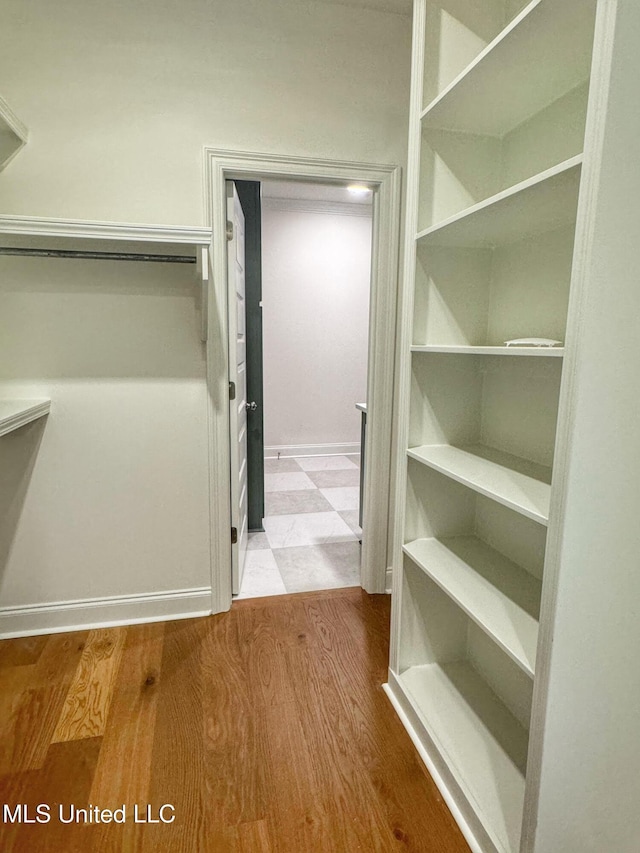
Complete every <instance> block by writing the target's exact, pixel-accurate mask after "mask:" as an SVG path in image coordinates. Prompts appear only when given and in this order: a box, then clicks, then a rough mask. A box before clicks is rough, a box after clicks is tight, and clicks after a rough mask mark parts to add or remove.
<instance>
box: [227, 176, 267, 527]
mask: <svg viewBox="0 0 640 853" xmlns="http://www.w3.org/2000/svg"><path fill="white" fill-rule="evenodd" d="M234 183H235V186H236V191H237V193H238V196H239V197H240V202H241V204H242V209H243V211H244V215H245V231H244V237H245V257H244V266H245V286H246V291H245V302H246V311H245V315H244V316H245V318H246V329H247V340H248V342H249V343H248V346H247V353H246V355H247V399H248V400H251V401H252V402H255V404H256V405H255V408H254V409H253V410H252V411H250V412H249V413H248V416H247V459H248V471H247V476H248V481H249V530H255V531H258V530H263V529H264V528H263V526H262V519H263V517H264V429H263V408H262V399H263V392H262V228H261V224H262V223H261V204H260V183H259V182H258V181H235V182H234Z"/></svg>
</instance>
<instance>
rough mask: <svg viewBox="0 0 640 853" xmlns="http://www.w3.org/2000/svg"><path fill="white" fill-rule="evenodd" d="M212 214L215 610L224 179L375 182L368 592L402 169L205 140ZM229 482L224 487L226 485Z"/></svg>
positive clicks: (221, 496)
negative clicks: (219, 146) (216, 145)
mask: <svg viewBox="0 0 640 853" xmlns="http://www.w3.org/2000/svg"><path fill="white" fill-rule="evenodd" d="M205 157H206V169H207V178H208V181H207V186H208V189H209V192H208V195H207V204H208V218H209V222H210V223H211V225H212V229H213V246H212V249H213V254H212V267H213V276H212V280H211V283H210V286H209V299H208V312H207V321H208V322H207V328H208V344H207V365H208V386H209V400H210V421H209V423H210V451H211V455H210V461H211V465H210V470H211V477H210V482H211V491H210V498H211V510H212V512H211V528H212V535H211V549H212V560H211V562H212V612H214V613H215V612H220V611H223V610H227V609H228V608H229V607H230V605H231V577H230V572H229V566H230V565H231V553H232V544H231V536H230V535H229V532H230V530H231V523H230V519H231V508H230V502H229V491H228V483H229V482H230V476H231V454H230V440H229V438H230V436H229V328H228V313H227V312H228V301H227V290H226V195H225V186H226V181H227V180H233V179H238V180H262V181H266V180H299V181H303V182H304V181H306V182H322V183H326V184H333V185H340V186H345V185H348V184H353V183H355V184H364V185H367V186H369V187H370V188H371V190H372V191H373V249H372V276H371V282H372V289H371V307H370V317H369V328H370V335H369V351H368V382H367V403H368V407H369V414H368V418H369V426H368V431H367V440H366V470H365V480H366V482H367V489H366V493H365V500H364V508H363V509H364V520H363V527H364V530H365V535H364V537H363V545H362V560H361V571H360V581H361V584H362V586H363V587H364V588H365V590H367V591H368V592H378V593H380V592H385V590H386V589H387V588H388V585H389V578H390V570H389V569H388V566H389V565H390V559H389V555H390V554H391V553H392V547H391V545H392V543H391V542H390V525H389V508H390V502H391V492H390V482H391V433H392V422H393V419H392V407H393V372H394V360H395V359H394V356H395V337H396V328H395V318H396V309H397V305H396V301H397V274H398V238H399V234H398V231H399V214H400V170H399V168H398V167H395V166H376V165H370V164H362V163H348V162H340V161H322V160H310V159H307V158H296V157H286V156H273V155H260V154H244V153H237V152H228V151H217V150H214V149H206V151H205ZM225 485H226V490H225V488H224V487H225Z"/></svg>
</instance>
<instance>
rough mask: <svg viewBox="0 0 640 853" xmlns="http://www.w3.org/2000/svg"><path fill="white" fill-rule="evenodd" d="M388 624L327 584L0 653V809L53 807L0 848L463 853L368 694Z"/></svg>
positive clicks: (11, 828) (371, 599) (370, 601)
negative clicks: (92, 818) (99, 812)
mask: <svg viewBox="0 0 640 853" xmlns="http://www.w3.org/2000/svg"><path fill="white" fill-rule="evenodd" d="M388 623H389V598H388V597H387V596H369V595H367V594H366V593H364V592H363V591H362V590H360V589H340V590H330V591H327V592H318V593H301V594H299V595H290V596H281V597H276V598H261V599H248V600H245V601H240V602H236V603H235V604H234V605H233V608H232V610H231V612H230V613H226V614H222V615H219V616H212V617H209V618H205V619H190V620H184V621H177V622H166V623H162V624H151V625H137V626H132V627H127V628H113V629H109V630H104V629H102V630H96V631H82V632H74V633H69V634H55V635H51V636H47V637H34V638H27V639H20V640H5V641H3V642H0V789H1V791H0V808H2V805H3V804H5V803H6V804H8V805H9V806H10V809H11V810H12V812H14V810H15V806H16V805H17V804H21V803H22V804H26V805H27V807H28V812H27V813H28V816H29V817H30V818H32V817H33V816H34V814H35V807H36V806H37V805H38V804H40V803H42V804H48V805H49V806H50V807H51V820H50V822H49V823H47V824H37V823H36V824H29V825H28V824H25V823H18V822H15V823H11V822H10V821H7V820H5V821H4V822H1V823H0V850H2V851H3V853H7V852H8V851H20V853H23V851H34V853H43V852H44V851H52V853H53V851H56V853H72V852H73V851H83V853H87V851H141V853H146V851H154V853H157V851H163V853H168V852H169V851H176V853H178V851H180V853H183V851H184V853H200V851H203V853H208V851H213V852H214V853H218V851H219V853H236V851H237V853H275V851H278V853H280V851H281V852H282V853H332V851H335V853H353V851H393V850H403V851H424V853H468V847H467V845H466V843H465V842H464V839H463V838H462V836H461V834H460V832H459V830H458V828H457V827H456V825H455V823H454V821H453V819H452V818H451V815H450V814H449V812H448V810H447V808H446V806H445V805H444V803H443V801H442V799H441V797H440V795H439V794H438V791H437V789H436V787H435V785H434V784H433V782H432V781H431V779H430V778H429V776H428V775H427V773H426V772H425V770H424V769H423V767H422V765H421V763H420V761H419V759H418V757H417V755H416V753H415V751H414V749H413V746H412V744H411V742H410V740H409V738H408V736H407V734H406V733H405V731H404V729H403V728H402V726H401V724H400V722H399V721H398V719H397V717H396V715H395V713H394V712H393V710H392V708H391V706H390V705H389V703H388V701H387V699H386V697H385V695H384V693H383V691H382V690H381V687H380V685H381V684H382V682H383V681H384V680H385V678H386V668H387V659H388V639H387V638H388V628H389V625H388ZM165 803H168V804H171V805H172V806H173V807H174V808H175V821H174V822H173V823H170V824H163V823H156V824H151V823H134V821H133V807H134V804H138V807H139V817H142V816H146V804H150V805H151V806H152V808H153V810H154V811H153V812H152V815H153V816H154V817H156V818H157V810H158V808H159V807H160V806H162V805H163V804H165ZM59 804H62V805H63V816H64V817H65V818H68V817H69V807H70V805H71V804H74V805H75V806H76V807H77V808H87V807H88V806H89V805H93V806H99V807H100V808H102V809H114V808H119V807H120V806H122V804H126V806H127V812H126V816H127V821H126V822H125V823H124V824H115V823H110V824H104V823H100V824H97V823H94V824H84V823H80V824H64V823H60V821H59V817H58V815H59V812H58V808H59ZM165 815H166V816H167V817H168V816H170V812H168V811H167V812H165ZM0 817H1V816H0ZM5 817H6V815H5Z"/></svg>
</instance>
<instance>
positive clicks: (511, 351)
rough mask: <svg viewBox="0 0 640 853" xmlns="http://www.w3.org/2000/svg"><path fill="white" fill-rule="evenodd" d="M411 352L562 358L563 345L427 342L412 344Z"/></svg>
mask: <svg viewBox="0 0 640 853" xmlns="http://www.w3.org/2000/svg"><path fill="white" fill-rule="evenodd" d="M411 352H434V353H435V352H439V353H455V354H459V355H507V356H518V355H520V356H528V357H532V356H533V357H538V358H562V357H563V356H564V347H472V346H446V345H444V344H429V345H427V346H418V345H412V347H411Z"/></svg>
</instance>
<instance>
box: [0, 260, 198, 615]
mask: <svg viewBox="0 0 640 853" xmlns="http://www.w3.org/2000/svg"><path fill="white" fill-rule="evenodd" d="M133 267H135V270H133V269H132V268H133ZM193 276H194V270H193V268H192V267H186V268H185V267H180V268H178V269H176V267H175V266H169V265H162V264H141V263H137V264H132V263H126V262H115V261H108V262H105V261H100V262H96V261H79V260H73V261H72V260H54V261H50V260H42V259H39V258H38V259H35V258H27V259H23V258H20V259H18V258H6V257H5V258H2V259H0V340H1V341H2V358H1V359H0V393H1V394H2V396H6V397H16V398H30V397H34V398H36V397H50V398H51V400H52V410H51V414H50V415H49V417H48V418H47V419H46V420H42V421H38V422H36V423H34V424H32V425H31V426H30V427H27V428H25V429H22V430H18V431H17V432H15V433H12V434H10V435H7V436H4V437H3V438H0V471H2V489H1V490H0V506H1V508H2V511H1V512H0V602H1V604H2V607H10V606H20V605H31V604H34V603H42V602H53V601H60V600H74V599H88V598H99V597H103V596H108V595H132V594H137V593H145V592H150V591H160V590H176V589H193V588H202V587H207V586H209V585H210V570H209V555H208V536H207V525H208V482H207V464H206V462H207V427H206V385H205V362H204V351H203V346H202V344H200V342H199V339H198V329H199V326H198V323H199V318H198V313H197V308H196V300H195V298H194V288H193ZM1 615H2V611H1V609H0V616H1ZM7 630H8V629H7Z"/></svg>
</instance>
